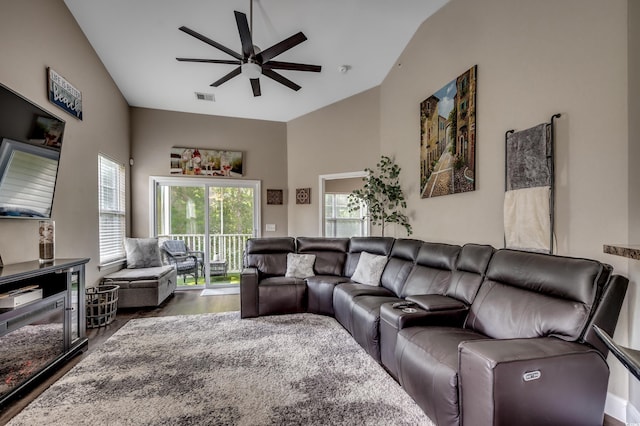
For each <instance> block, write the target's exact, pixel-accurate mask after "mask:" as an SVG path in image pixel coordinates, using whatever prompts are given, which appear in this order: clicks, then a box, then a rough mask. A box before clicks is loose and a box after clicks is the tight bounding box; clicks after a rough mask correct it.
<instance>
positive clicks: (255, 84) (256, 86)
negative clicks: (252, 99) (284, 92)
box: [249, 78, 262, 96]
mask: <svg viewBox="0 0 640 426" xmlns="http://www.w3.org/2000/svg"><path fill="white" fill-rule="evenodd" d="M249 80H251V89H253V96H260V95H262V93H261V92H260V79H259V78H251V79H249Z"/></svg>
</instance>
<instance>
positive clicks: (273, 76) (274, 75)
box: [262, 68, 300, 91]
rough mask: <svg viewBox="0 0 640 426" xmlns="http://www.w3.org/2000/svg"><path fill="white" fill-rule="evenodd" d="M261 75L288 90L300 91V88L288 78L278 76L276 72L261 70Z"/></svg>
mask: <svg viewBox="0 0 640 426" xmlns="http://www.w3.org/2000/svg"><path fill="white" fill-rule="evenodd" d="M262 74H263V75H266V76H267V77H269V78H270V79H272V80H275V81H277V82H278V83H280V84H284V85H285V86H287V87H288V88H289V89H293V90H295V91H298V90H300V86H298V85H297V84H295V83H294V82H293V81H291V80H289V79H288V78H286V77H284V76H282V75H280V74H278V73H277V72H275V71H273V70H270V69H265V68H262Z"/></svg>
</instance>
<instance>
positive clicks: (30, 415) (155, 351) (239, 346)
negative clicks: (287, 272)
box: [9, 312, 433, 426]
mask: <svg viewBox="0 0 640 426" xmlns="http://www.w3.org/2000/svg"><path fill="white" fill-rule="evenodd" d="M41 424H48V425H54V424H55V425H71V424H73V425H81V424H91V425H96V424H100V425H433V423H432V422H431V421H430V420H429V418H428V417H427V416H426V415H425V414H424V413H423V412H422V411H421V410H420V408H419V407H418V406H417V405H416V404H415V402H414V401H413V400H412V399H411V398H410V397H409V396H408V395H407V394H406V393H405V392H404V391H403V390H402V389H401V387H400V386H399V385H398V384H397V383H396V382H395V381H394V380H393V379H392V378H391V377H390V376H389V375H388V374H387V373H386V372H385V371H384V370H383V368H382V367H381V366H380V365H378V364H377V363H376V362H375V361H374V360H373V359H372V358H371V357H370V356H369V355H368V354H367V353H366V352H365V351H364V350H363V349H362V348H360V346H359V345H358V344H357V343H356V342H355V341H354V340H353V339H352V338H351V336H350V335H349V334H348V333H347V332H346V331H345V330H344V329H343V328H342V327H341V326H340V325H339V324H338V323H337V322H336V321H335V320H334V319H333V318H329V317H324V316H318V315H313V314H297V315H282V316H272V317H261V318H256V319H244V320H241V319H240V314H239V313H237V312H232V313H226V314H205V315H192V316H176V317H159V318H145V319H138V320H132V321H129V322H128V323H127V324H126V325H125V326H124V327H122V328H121V329H120V330H119V331H118V332H116V333H115V334H114V335H113V336H111V337H110V338H109V339H108V340H107V341H106V342H105V343H104V344H103V345H102V346H101V347H99V348H97V349H96V350H95V351H94V352H93V353H91V354H90V355H89V356H87V357H86V358H85V359H83V360H82V361H81V362H80V363H78V365H76V366H75V367H74V368H73V369H72V370H71V371H69V373H67V374H66V375H65V376H64V377H62V378H61V379H60V380H59V381H57V382H56V383H55V384H53V385H52V386H51V387H50V388H49V389H47V390H46V391H45V392H44V393H43V394H42V395H41V396H39V397H38V398H37V399H36V400H35V401H33V402H32V403H31V404H30V405H29V406H28V407H27V408H25V409H24V410H23V411H22V412H21V413H20V414H18V415H17V416H16V417H14V418H13V419H12V421H11V422H10V423H9V425H12V426H17V425H41Z"/></svg>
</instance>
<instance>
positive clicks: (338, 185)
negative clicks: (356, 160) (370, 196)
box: [324, 178, 364, 193]
mask: <svg viewBox="0 0 640 426" xmlns="http://www.w3.org/2000/svg"><path fill="white" fill-rule="evenodd" d="M362 185H364V183H363V181H362V178H346V179H329V180H327V181H326V182H325V184H324V192H335V193H347V192H351V191H353V190H354V189H358V188H362Z"/></svg>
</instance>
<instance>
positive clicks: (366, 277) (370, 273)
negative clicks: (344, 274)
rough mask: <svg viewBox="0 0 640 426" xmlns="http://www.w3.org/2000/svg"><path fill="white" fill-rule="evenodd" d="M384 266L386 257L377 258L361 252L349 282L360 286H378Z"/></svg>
mask: <svg viewBox="0 0 640 426" xmlns="http://www.w3.org/2000/svg"><path fill="white" fill-rule="evenodd" d="M386 265H387V256H378V255H375V254H371V253H367V252H366V251H363V252H362V253H360V259H359V260H358V265H357V266H356V271H355V272H354V273H353V275H352V276H351V280H352V281H355V282H357V283H360V284H367V285H373V286H379V285H380V278H381V277H382V271H384V267H385V266H386Z"/></svg>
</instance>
